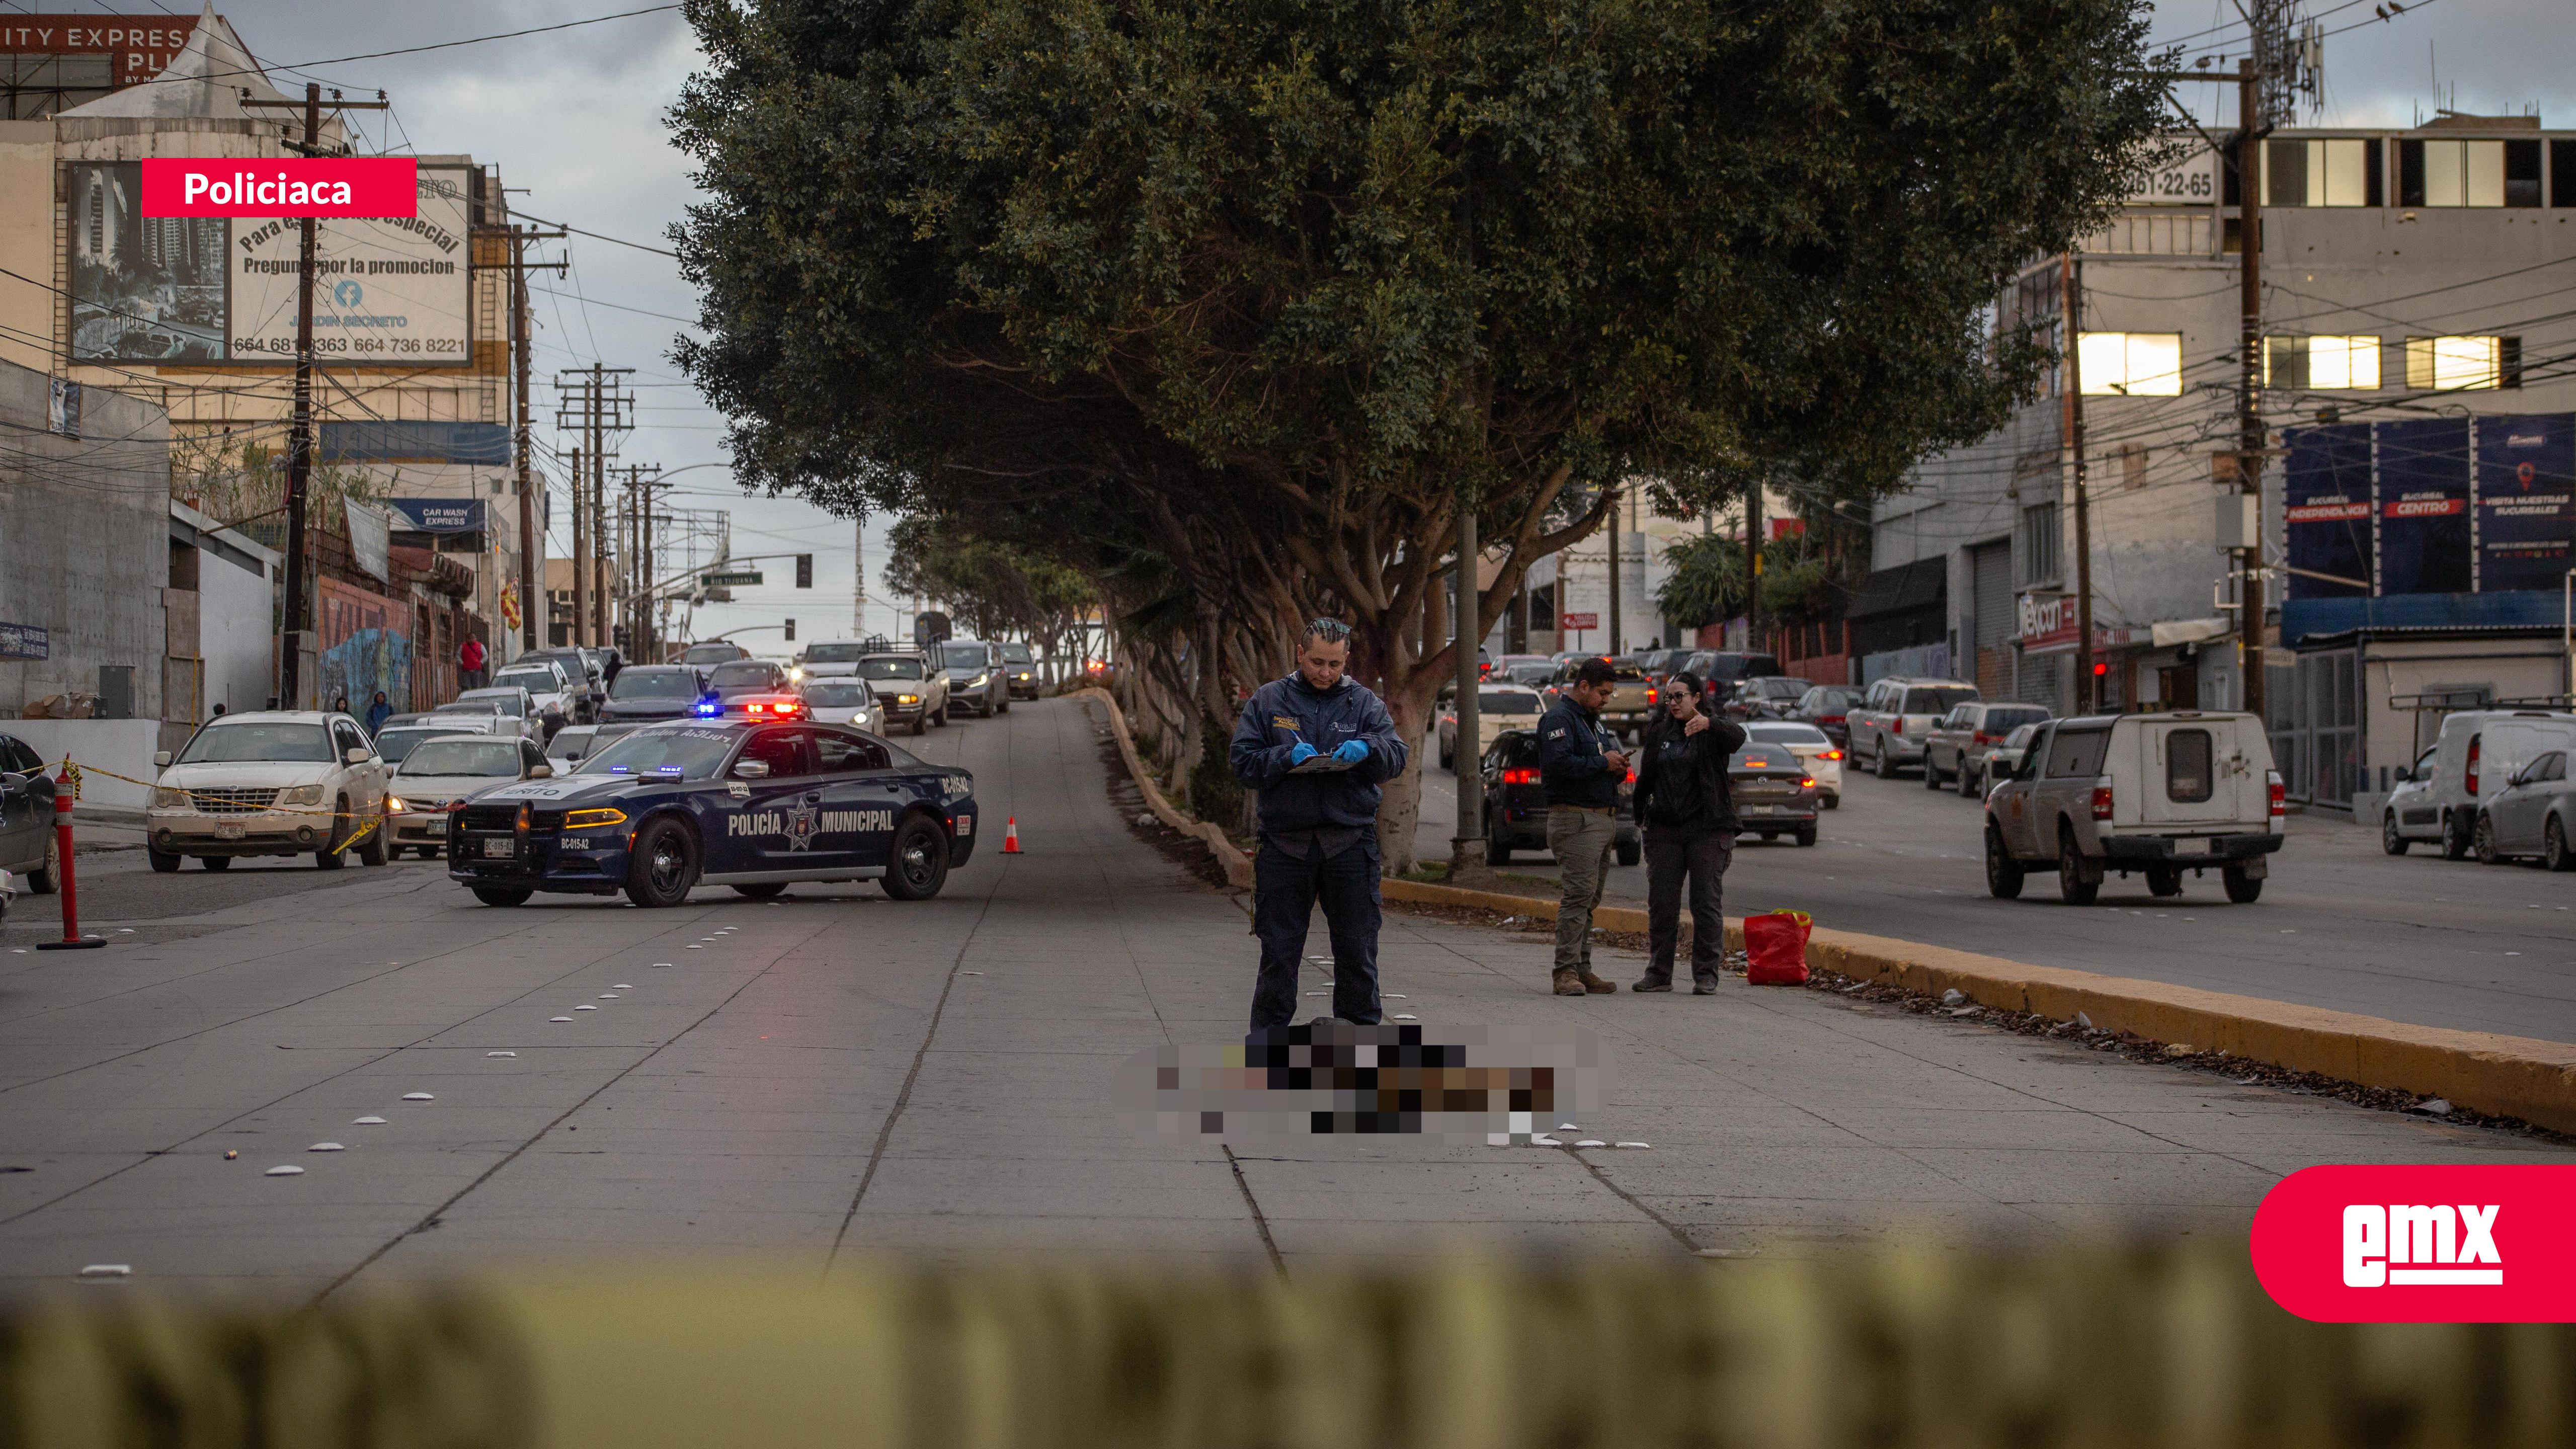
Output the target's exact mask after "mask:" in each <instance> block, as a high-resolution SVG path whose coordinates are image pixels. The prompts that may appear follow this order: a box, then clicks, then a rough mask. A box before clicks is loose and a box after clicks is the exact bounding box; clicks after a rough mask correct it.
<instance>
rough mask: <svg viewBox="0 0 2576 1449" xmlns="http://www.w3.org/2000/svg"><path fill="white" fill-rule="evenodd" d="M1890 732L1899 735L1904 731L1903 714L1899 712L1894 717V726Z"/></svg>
mask: <svg viewBox="0 0 2576 1449" xmlns="http://www.w3.org/2000/svg"><path fill="white" fill-rule="evenodd" d="M1892 733H1895V734H1900V735H1901V734H1903V733H1905V716H1903V715H1901V714H1900V715H1898V716H1897V717H1896V728H1895V730H1893V731H1892Z"/></svg>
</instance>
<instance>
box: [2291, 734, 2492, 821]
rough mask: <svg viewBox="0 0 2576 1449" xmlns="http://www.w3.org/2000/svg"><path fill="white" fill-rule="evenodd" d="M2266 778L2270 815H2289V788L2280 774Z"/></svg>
mask: <svg viewBox="0 0 2576 1449" xmlns="http://www.w3.org/2000/svg"><path fill="white" fill-rule="evenodd" d="M2469 748H2471V749H2473V750H2474V749H2476V748H2477V746H2476V745H2475V744H2471V745H2470V746H2469ZM2267 778H2268V780H2269V785H2268V793H2269V795H2270V797H2271V801H2272V813H2273V814H2275V815H2287V814H2289V813H2290V787H2289V786H2287V785H2284V784H2282V783H2281V772H2280V771H2278V770H2275V771H2273V772H2272V773H2271V775H2270V776H2269V777H2267Z"/></svg>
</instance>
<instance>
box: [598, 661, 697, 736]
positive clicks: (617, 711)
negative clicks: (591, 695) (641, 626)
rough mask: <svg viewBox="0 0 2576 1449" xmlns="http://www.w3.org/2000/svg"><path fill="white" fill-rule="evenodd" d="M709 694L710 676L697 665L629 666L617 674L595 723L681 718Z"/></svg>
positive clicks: (639, 722)
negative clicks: (708, 678) (708, 683)
mask: <svg viewBox="0 0 2576 1449" xmlns="http://www.w3.org/2000/svg"><path fill="white" fill-rule="evenodd" d="M719 667H728V666H719ZM706 693H707V676H706V675H705V673H703V672H702V671H700V670H698V669H697V668H695V667H694V666H691V665H687V664H630V665H627V666H626V667H625V668H623V669H621V670H619V671H617V682H616V683H615V684H612V685H610V686H609V687H608V698H607V700H606V701H605V702H603V703H602V704H601V705H600V707H599V718H598V719H597V720H596V721H594V723H597V724H610V723H617V724H641V723H643V722H645V721H647V720H657V719H679V718H682V717H683V716H685V715H687V714H688V713H689V712H690V711H692V710H694V709H696V708H697V704H698V701H699V700H701V699H703V698H705V697H706Z"/></svg>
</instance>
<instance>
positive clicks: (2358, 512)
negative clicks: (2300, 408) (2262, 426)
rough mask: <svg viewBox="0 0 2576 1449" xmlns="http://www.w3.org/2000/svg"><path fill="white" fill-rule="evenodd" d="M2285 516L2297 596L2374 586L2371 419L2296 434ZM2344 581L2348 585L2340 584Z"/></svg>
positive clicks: (2339, 595)
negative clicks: (2339, 580)
mask: <svg viewBox="0 0 2576 1449" xmlns="http://www.w3.org/2000/svg"><path fill="white" fill-rule="evenodd" d="M2289 442H2290V457H2289V463H2288V466H2287V468H2286V470H2285V484H2286V486H2285V489H2284V492H2283V500H2282V501H2283V509H2282V519H2283V522H2284V524H2285V525H2286V526H2287V528H2288V530H2289V538H2288V545H2289V558H2290V567H2292V568H2294V569H2297V570H2299V572H2297V573H2294V574H2292V575H2290V597H2291V598H2293V599H2344V598H2353V597H2357V596H2359V595H2364V594H2368V593H2370V592H2371V580H2372V578H2373V577H2374V576H2375V575H2374V573H2373V570H2372V563H2373V561H2374V558H2375V556H2376V554H2377V550H2376V549H2375V548H2373V547H2372V538H2373V536H2374V535H2373V532H2372V524H2373V520H2372V518H2371V514H2372V512H2373V511H2374V510H2373V508H2372V506H2371V492H2370V488H2371V478H2370V424H2368V423H2339V424H2336V425H2333V426H2330V427H2319V428H2301V429H2299V430H2298V431H2296V432H2294V433H2292V434H2290V439H2289ZM2337 579H2343V580H2349V581H2350V582H2346V583H2336V582H2333V581H2334V580H2337Z"/></svg>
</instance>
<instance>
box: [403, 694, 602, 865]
mask: <svg viewBox="0 0 2576 1449" xmlns="http://www.w3.org/2000/svg"><path fill="white" fill-rule="evenodd" d="M571 728H574V729H586V728H588V726H586V725H574V726H571ZM554 772H555V770H554V765H553V762H551V761H550V760H548V759H547V758H546V753H545V751H544V750H542V749H540V748H538V746H537V742H536V741H535V740H530V739H512V738H503V737H500V736H495V735H442V736H440V737H439V738H437V739H434V740H423V741H422V742H421V743H420V746H419V747H418V748H417V749H414V750H413V751H412V752H411V753H410V754H408V755H405V756H403V759H402V763H400V764H398V765H396V766H394V773H393V780H392V782H391V783H390V784H389V785H388V786H387V787H386V795H385V831H386V833H387V835H388V836H389V837H390V839H389V842H388V843H389V844H390V845H391V847H392V849H393V852H394V854H396V855H400V854H402V853H403V852H404V851H406V850H416V851H419V852H420V858H421V859H423V860H436V859H438V858H439V856H441V855H443V854H445V853H446V851H447V822H448V820H449V818H450V817H449V812H448V807H449V806H451V805H456V804H460V803H462V802H463V801H465V800H466V799H467V798H469V797H471V796H472V795H473V794H474V793H475V792H476V791H478V790H488V789H490V788H491V787H493V786H495V785H510V784H515V783H517V782H518V781H521V780H543V779H546V778H549V777H551V776H552V775H553V774H554Z"/></svg>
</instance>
